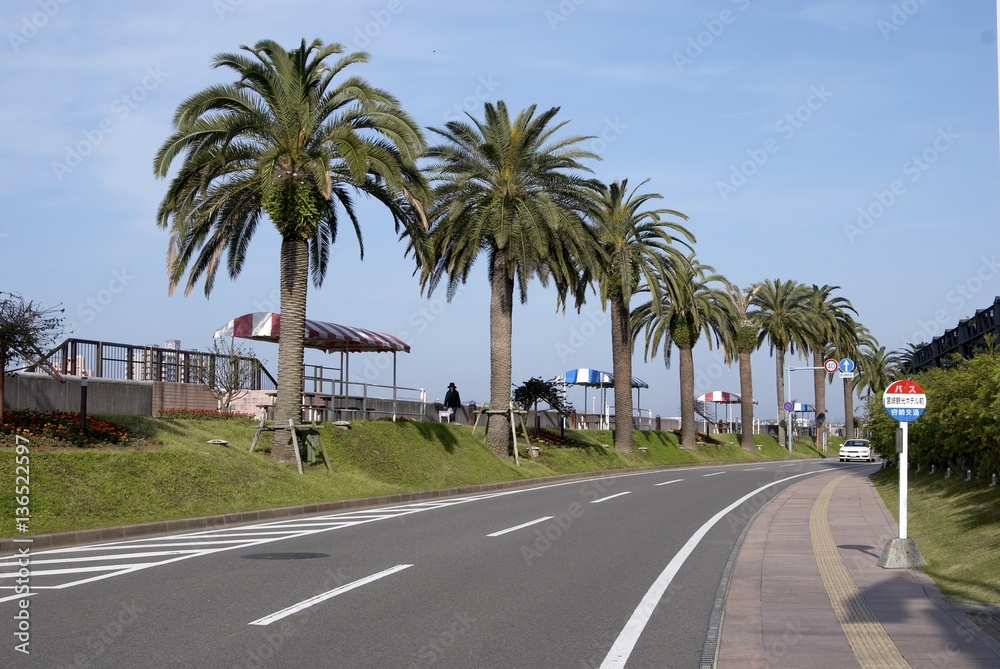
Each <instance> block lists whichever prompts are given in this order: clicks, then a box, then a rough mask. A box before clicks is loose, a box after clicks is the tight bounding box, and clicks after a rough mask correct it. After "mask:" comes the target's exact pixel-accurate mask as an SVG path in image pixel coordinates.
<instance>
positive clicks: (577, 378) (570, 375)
mask: <svg viewBox="0 0 1000 669" xmlns="http://www.w3.org/2000/svg"><path fill="white" fill-rule="evenodd" d="M562 382H563V383H565V384H567V385H570V386H585V387H588V388H611V387H613V386H614V385H615V376H614V374H611V373H609V372H602V371H600V370H597V369H587V368H580V369H571V370H569V371H568V372H566V373H565V374H563V378H562ZM632 387H633V388H649V384H648V383H646V382H645V381H643V380H642V379H637V378H635V377H634V376H633V377H632Z"/></svg>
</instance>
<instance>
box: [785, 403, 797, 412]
mask: <svg viewBox="0 0 1000 669" xmlns="http://www.w3.org/2000/svg"><path fill="white" fill-rule="evenodd" d="M794 408H795V405H794V404H792V403H791V402H785V411H791V410H792V409H794Z"/></svg>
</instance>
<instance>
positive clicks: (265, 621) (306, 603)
mask: <svg viewBox="0 0 1000 669" xmlns="http://www.w3.org/2000/svg"><path fill="white" fill-rule="evenodd" d="M412 566H413V565H412V564H397V565H396V566H395V567H390V568H389V569H386V570H385V571H380V572H379V573H377V574H372V575H371V576H366V577H364V578H362V579H359V580H357V581H354V582H353V583H348V584H347V585H342V586H340V587H339V588H334V589H333V590H330V591H329V592H324V593H323V594H321V595H316V596H315V597H310V598H309V599H306V600H303V601H301V602H299V603H298V604H293V605H292V606H289V607H288V608H286V609H281V610H280V611H278V612H276V613H272V614H271V615H269V616H264V617H263V618H258V619H257V620H255V621H253V622H252V623H247V624H249V625H270V624H271V623H273V622H275V621H278V620H281V619H282V618H285V617H288V616H290V615H292V614H293V613H298V612H299V611H302V610H303V609H307V608H309V607H310V606H313V605H314V604H319V603H320V602H324V601H326V600H328V599H330V598H331V597H336V596H337V595H341V594H343V593H345V592H347V591H348V590H353V589H354V588H359V587H361V586H362V585H366V584H368V583H371V582H372V581H377V580H378V579H380V578H384V577H386V576H388V575H390V574H395V573H396V572H397V571H402V570H404V569H409V568H410V567H412Z"/></svg>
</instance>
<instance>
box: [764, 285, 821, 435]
mask: <svg viewBox="0 0 1000 669" xmlns="http://www.w3.org/2000/svg"><path fill="white" fill-rule="evenodd" d="M807 297H808V292H807V291H806V289H805V287H804V286H803V285H802V284H800V283H797V282H795V281H783V280H781V279H767V280H766V281H764V283H763V284H761V289H760V292H758V293H757V294H756V295H755V296H754V299H753V304H754V306H755V307H757V313H756V319H757V323H758V325H759V326H760V335H759V342H761V343H763V341H764V339H765V338H766V339H767V342H768V345H769V346H770V350H771V353H772V354H773V355H774V369H775V376H776V378H777V381H776V383H775V385H776V390H777V393H776V395H777V400H778V401H777V407H776V408H777V411H776V413H777V415H778V441H779V443H781V444H784V443H785V439H786V437H785V425H784V421H782V420H781V414H782V405H783V404H784V402H785V397H784V396H785V377H784V373H785V354H786V353H790V354H795V353H796V352H797V351H798V350H800V349H805V348H807V347H808V341H807V339H806V335H807V334H808V331H809V315H808V311H807V310H806V300H807ZM788 427H791V426H788Z"/></svg>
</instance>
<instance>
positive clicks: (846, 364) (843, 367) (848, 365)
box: [840, 358, 854, 374]
mask: <svg viewBox="0 0 1000 669" xmlns="http://www.w3.org/2000/svg"><path fill="white" fill-rule="evenodd" d="M840 371H842V372H843V373H844V374H850V373H851V372H853V371H854V361H853V360H851V359H850V358H842V359H841V361H840Z"/></svg>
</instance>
